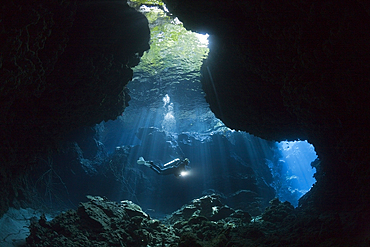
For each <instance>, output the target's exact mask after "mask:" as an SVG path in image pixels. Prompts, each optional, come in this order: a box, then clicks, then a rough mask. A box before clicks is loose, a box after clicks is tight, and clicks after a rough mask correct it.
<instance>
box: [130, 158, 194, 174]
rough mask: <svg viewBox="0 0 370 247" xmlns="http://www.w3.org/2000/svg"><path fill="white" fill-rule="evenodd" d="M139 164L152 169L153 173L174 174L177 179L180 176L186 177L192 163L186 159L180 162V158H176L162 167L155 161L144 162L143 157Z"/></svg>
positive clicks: (138, 161)
mask: <svg viewBox="0 0 370 247" xmlns="http://www.w3.org/2000/svg"><path fill="white" fill-rule="evenodd" d="M137 163H138V164H139V165H145V166H147V167H150V168H151V169H152V170H153V171H155V172H156V173H158V174H160V175H170V174H173V175H175V176H176V177H179V176H185V175H186V173H187V172H186V171H187V170H188V168H189V163H190V161H189V159H188V158H185V159H183V160H180V159H179V158H176V159H174V160H172V161H170V162H168V163H166V164H164V165H163V167H161V166H159V165H156V164H154V162H153V161H146V160H144V158H143V157H140V158H139V159H138V160H137Z"/></svg>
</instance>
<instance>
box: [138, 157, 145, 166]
mask: <svg viewBox="0 0 370 247" xmlns="http://www.w3.org/2000/svg"><path fill="white" fill-rule="evenodd" d="M136 163H138V164H139V165H145V163H146V161H145V160H144V158H143V157H140V158H139V159H138V160H137V161H136Z"/></svg>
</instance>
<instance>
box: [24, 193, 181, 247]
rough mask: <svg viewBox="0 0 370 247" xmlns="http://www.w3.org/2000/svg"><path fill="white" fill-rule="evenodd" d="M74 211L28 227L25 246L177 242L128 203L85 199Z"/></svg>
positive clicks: (168, 229)
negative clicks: (28, 232)
mask: <svg viewBox="0 0 370 247" xmlns="http://www.w3.org/2000/svg"><path fill="white" fill-rule="evenodd" d="M88 198H89V199H90V201H89V202H86V203H81V204H80V206H79V207H78V209H77V211H75V210H70V211H68V212H65V213H62V214H61V215H59V216H57V217H56V218H55V219H53V220H52V221H50V222H47V221H46V220H45V217H40V219H39V220H38V221H37V222H34V223H33V224H31V226H30V232H31V234H30V236H29V237H28V238H27V243H28V246H148V245H150V246H163V244H166V245H170V244H172V243H174V242H176V241H177V240H178V237H177V236H176V235H175V234H174V232H173V230H172V229H171V228H169V227H167V226H164V225H163V224H160V222H159V221H158V220H155V219H151V218H150V216H148V215H147V214H146V213H145V212H143V211H142V210H141V208H140V207H139V206H138V205H136V204H134V203H132V202H131V201H121V202H120V203H115V202H111V201H108V200H105V199H104V198H102V197H99V196H96V197H92V196H88Z"/></svg>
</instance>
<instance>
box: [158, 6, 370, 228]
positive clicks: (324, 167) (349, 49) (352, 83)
mask: <svg viewBox="0 0 370 247" xmlns="http://www.w3.org/2000/svg"><path fill="white" fill-rule="evenodd" d="M165 2H166V3H167V7H168V9H169V10H170V11H171V12H172V13H173V14H174V15H175V16H178V17H179V19H180V20H181V21H182V22H184V26H185V27H187V28H189V29H192V30H195V31H200V32H208V33H209V34H210V53H209V57H208V59H207V60H206V61H205V63H204V65H203V68H202V74H203V79H202V83H203V89H204V90H205V92H206V94H207V96H206V99H207V101H208V102H209V103H210V106H211V108H212V110H213V112H214V113H215V114H216V116H217V117H219V118H220V119H221V120H222V121H223V122H224V123H225V124H226V125H228V126H229V127H231V128H235V129H240V130H245V131H247V132H249V133H251V134H254V135H257V136H259V137H262V138H265V139H267V140H285V139H290V140H293V139H299V138H300V139H308V141H309V142H310V143H312V144H313V145H314V146H315V150H316V152H317V154H318V155H319V158H320V162H319V164H318V165H317V166H318V170H319V172H317V174H316V178H317V181H318V182H317V184H316V185H315V186H314V188H313V189H312V190H311V192H309V194H308V195H307V196H306V200H303V201H302V203H306V205H305V206H308V207H317V208H319V209H320V210H323V211H333V210H335V211H339V212H341V214H340V215H341V217H342V220H343V221H347V223H348V220H349V221H350V222H352V223H349V224H347V225H351V226H350V228H351V229H350V230H351V232H358V234H359V235H361V234H369V229H368V227H366V225H367V222H368V220H369V219H370V215H369V213H368V210H367V205H368V204H369V203H370V198H369V193H368V191H369V190H370V182H369V181H368V175H369V173H370V167H369V165H368V163H369V162H370V156H369V152H367V151H366V150H369V146H370V145H369V142H368V136H369V123H370V118H369V115H370V112H369V107H367V105H369V103H370V102H369V99H370V97H369V95H370V88H369V87H370V86H369V85H370V81H369V80H370V70H369V67H370V45H369V40H370V17H369V9H368V7H369V5H368V4H366V3H365V1H339V2H338V1H331V0H325V1H320V2H317V1H300V0H294V1H272V0H265V1H196V2H195V1H186V0H185V1H177V0H166V1H165ZM366 7H367V8H366ZM358 214H361V215H362V216H361V217H357V216H356V215H358ZM360 232H361V233H360Z"/></svg>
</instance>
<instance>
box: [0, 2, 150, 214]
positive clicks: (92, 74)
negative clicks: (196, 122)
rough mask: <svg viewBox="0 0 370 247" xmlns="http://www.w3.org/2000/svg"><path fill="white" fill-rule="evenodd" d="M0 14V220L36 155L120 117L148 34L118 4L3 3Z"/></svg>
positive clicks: (17, 194)
mask: <svg viewBox="0 0 370 247" xmlns="http://www.w3.org/2000/svg"><path fill="white" fill-rule="evenodd" d="M0 11H1V12H0V16H1V22H0V42H1V46H0V47H1V48H0V49H1V53H0V54H1V55H0V80H1V84H0V104H1V110H0V123H1V132H0V145H1V147H2V148H1V151H0V156H1V160H0V162H1V173H0V174H1V175H0V181H1V182H0V188H1V191H0V195H1V197H2V198H3V200H1V205H0V214H2V213H3V212H4V211H5V210H6V208H7V206H8V205H9V201H10V202H11V201H12V200H13V198H14V197H19V198H20V199H22V198H23V199H24V197H25V195H24V194H20V193H22V192H21V191H19V190H20V185H21V184H22V183H23V186H24V183H25V177H24V176H23V174H24V173H23V172H24V171H25V170H27V169H28V168H30V167H31V166H32V165H30V163H34V162H35V161H37V156H38V154H40V153H47V152H50V151H55V150H56V149H58V142H59V141H60V139H61V138H62V137H64V136H65V135H66V134H67V133H69V132H70V131H72V130H74V129H77V128H79V127H84V126H92V125H94V124H97V123H99V122H101V121H103V120H109V119H115V118H116V117H117V116H118V115H120V114H122V112H123V111H124V109H125V107H126V106H127V105H128V101H129V99H130V96H129V95H128V92H127V90H126V88H125V86H126V84H127V83H128V81H129V80H130V79H131V77H132V70H131V67H133V66H135V65H137V64H138V62H139V60H140V56H141V55H142V54H143V52H144V51H145V50H148V49H149V45H148V42H149V36H150V34H149V28H148V22H147V19H146V18H145V17H144V16H143V15H142V14H140V13H138V12H136V11H135V10H134V9H132V8H130V7H128V5H127V4H126V3H124V2H118V1H117V2H111V1H82V0H81V1H73V0H71V1H62V0H52V1H49V0H48V1H8V2H7V3H5V4H3V5H2V7H1V10H0ZM7 198H8V200H7Z"/></svg>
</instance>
